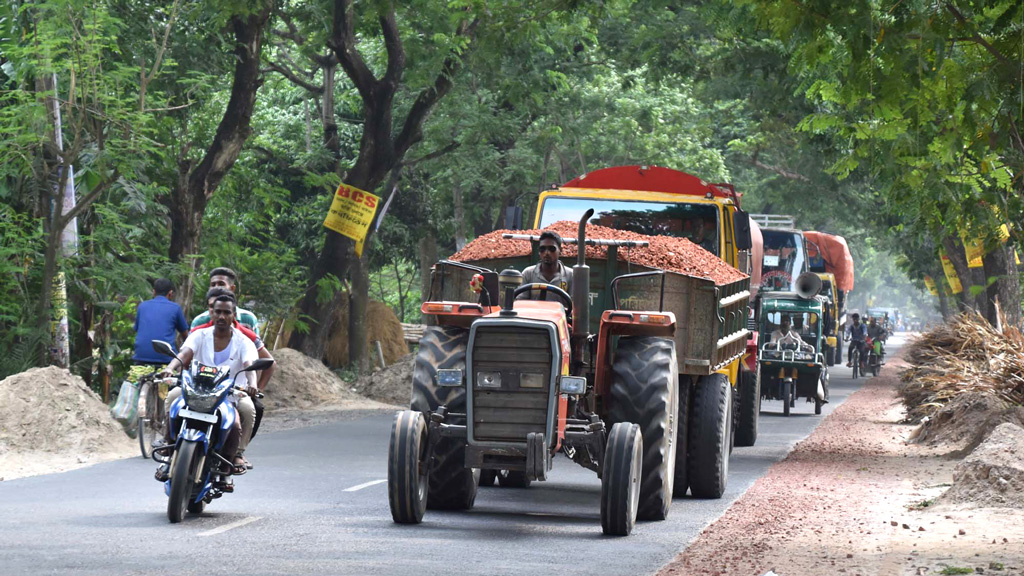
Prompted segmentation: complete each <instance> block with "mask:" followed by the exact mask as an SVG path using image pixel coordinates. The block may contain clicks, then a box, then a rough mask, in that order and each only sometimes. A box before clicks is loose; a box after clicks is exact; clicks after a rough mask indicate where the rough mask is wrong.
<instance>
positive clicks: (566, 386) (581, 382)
mask: <svg viewBox="0 0 1024 576" xmlns="http://www.w3.org/2000/svg"><path fill="white" fill-rule="evenodd" d="M558 388H559V389H560V390H561V391H562V394H583V393H584V392H586V391H587V379H586V378H584V377H582V376H562V377H561V378H560V379H559V381H558Z"/></svg>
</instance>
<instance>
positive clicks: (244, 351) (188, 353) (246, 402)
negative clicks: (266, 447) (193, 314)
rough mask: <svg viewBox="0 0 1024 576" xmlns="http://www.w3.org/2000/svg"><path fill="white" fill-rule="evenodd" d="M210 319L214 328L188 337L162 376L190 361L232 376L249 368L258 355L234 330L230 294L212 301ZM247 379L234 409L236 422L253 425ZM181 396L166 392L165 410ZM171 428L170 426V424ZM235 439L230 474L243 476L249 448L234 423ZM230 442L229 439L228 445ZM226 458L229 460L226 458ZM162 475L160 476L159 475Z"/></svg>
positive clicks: (250, 376) (249, 376)
mask: <svg viewBox="0 0 1024 576" xmlns="http://www.w3.org/2000/svg"><path fill="white" fill-rule="evenodd" d="M211 316H212V317H213V326H211V327H209V328H201V329H199V330H196V331H195V332H192V333H191V334H189V336H188V338H187V339H185V343H184V344H182V345H181V352H179V353H178V356H179V357H180V359H181V360H180V361H179V360H178V359H177V358H175V359H174V360H172V361H171V362H170V363H169V364H168V365H167V367H166V368H165V369H164V374H165V375H168V374H170V373H172V372H174V371H176V370H178V369H179V368H181V367H182V366H187V365H188V364H189V363H190V362H191V361H192V360H193V358H194V359H196V360H198V361H199V363H200V364H204V365H206V366H227V367H228V368H229V369H230V370H231V373H232V374H235V373H237V372H238V371H240V370H241V369H243V368H245V367H246V366H249V365H250V364H252V363H253V362H254V361H255V360H256V359H257V358H259V353H258V352H257V351H256V346H255V345H254V344H253V343H252V341H251V340H249V338H247V337H246V336H245V335H244V334H243V333H242V331H241V330H238V329H236V328H235V327H234V323H235V298H234V296H232V295H231V294H221V295H220V296H216V297H215V298H214V303H213V309H212V310H211ZM244 377H245V379H246V385H245V392H246V394H247V395H246V396H242V397H240V398H238V399H237V408H238V413H239V416H240V418H239V420H242V421H244V420H245V419H246V418H248V419H249V422H254V421H255V419H256V409H255V407H254V406H253V403H252V398H253V397H255V396H256V394H257V393H258V392H259V389H258V388H257V383H256V375H255V374H254V373H253V372H246V373H245V374H244ZM180 395H181V388H180V387H177V388H174V389H173V390H171V391H170V392H168V394H167V406H168V409H169V408H170V406H171V405H172V404H173V403H174V401H175V400H176V399H177V398H178V397H179V396H180ZM169 426H170V424H169ZM169 435H170V429H169V430H168V440H170V437H169ZM235 435H237V436H238V439H237V446H238V448H237V450H235V454H234V455H233V456H234V460H233V466H234V467H233V470H232V473H233V474H236V475H237V474H244V473H245V470H246V468H245V460H244V458H242V454H243V453H244V452H245V449H246V446H248V444H249V438H248V437H247V435H246V434H244V433H243V430H242V424H241V423H236V424H235V429H234V430H233V431H232V436H235ZM232 443H233V442H232V441H231V440H230V439H229V444H232ZM228 456H231V455H230V454H228ZM161 472H163V474H161ZM166 475H167V466H166V465H162V466H161V467H160V468H158V469H157V479H158V480H159V479H160V478H161V476H164V477H165V478H164V479H166Z"/></svg>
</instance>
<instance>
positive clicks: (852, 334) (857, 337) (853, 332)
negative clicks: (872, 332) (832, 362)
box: [846, 313, 868, 372]
mask: <svg viewBox="0 0 1024 576" xmlns="http://www.w3.org/2000/svg"><path fill="white" fill-rule="evenodd" d="M850 319H851V320H853V323H852V324H850V326H849V327H847V328H846V340H848V341H849V342H850V346H849V349H847V351H846V358H847V359H850V358H853V349H854V347H856V348H857V350H859V351H860V369H861V372H863V371H864V367H865V365H866V362H867V355H868V351H867V347H866V344H867V337H868V330H867V326H865V325H863V324H861V323H860V314H857V313H854V314H852V315H851V316H850ZM852 362H853V361H852V360H850V361H848V362H847V363H846V365H847V366H848V367H849V366H853V363H852Z"/></svg>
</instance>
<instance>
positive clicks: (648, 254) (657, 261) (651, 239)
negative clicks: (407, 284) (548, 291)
mask: <svg viewBox="0 0 1024 576" xmlns="http://www.w3.org/2000/svg"><path fill="white" fill-rule="evenodd" d="M578 228H579V224H578V223H577V222H572V221H570V220H562V221H561V222H555V223H554V224H552V225H551V226H548V227H547V228H544V229H543V230H552V231H555V232H558V234H559V235H561V236H562V237H563V238H575V237H576V234H577V231H578ZM543 230H495V231H494V232H490V233H488V234H484V235H483V236H480V237H478V238H477V239H475V240H473V241H472V242H470V243H469V244H466V246H465V247H464V248H463V249H462V250H460V251H459V252H457V253H456V254H454V255H453V256H452V257H451V258H450V260H455V261H457V262H472V261H478V260H497V259H501V258H518V257H521V256H529V255H530V253H531V246H530V241H529V240H513V239H505V238H502V235H504V234H532V235H539V234H540V233H541V232H542V231H543ZM587 238H593V239H601V240H643V241H646V242H648V243H649V246H648V247H646V248H629V249H627V248H619V250H618V255H619V256H618V258H619V260H622V261H628V262H631V263H633V264H639V265H641V266H647V267H648V268H659V269H662V270H668V271H671V272H678V273H680V274H686V275H688V276H697V277H698V278H706V279H708V280H711V281H713V282H714V283H715V284H717V285H719V286H721V285H724V284H730V283H732V282H736V281H737V280H741V279H743V278H746V277H747V275H746V274H744V273H742V272H740V271H739V270H737V269H735V268H733V267H732V266H729V265H728V264H726V263H725V261H723V260H722V259H720V258H718V257H717V256H715V255H714V254H712V253H711V252H708V251H707V250H705V249H703V248H701V247H700V246H698V245H697V244H694V243H693V242H690V241H689V240H687V239H686V238H676V237H673V236H647V235H645V234H638V233H636V232H628V231H625V230H616V229H614V228H606V227H604V226H597V225H588V226H587ZM562 256H564V257H571V258H575V257H576V245H575V244H563V245H562ZM587 259H588V260H590V259H596V260H607V259H608V249H607V248H605V247H603V246H587Z"/></svg>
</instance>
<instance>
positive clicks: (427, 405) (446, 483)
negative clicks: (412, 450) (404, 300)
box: [411, 326, 479, 510]
mask: <svg viewBox="0 0 1024 576" xmlns="http://www.w3.org/2000/svg"><path fill="white" fill-rule="evenodd" d="M468 343H469V332H468V331H467V330H466V329H464V328H456V327H452V326H427V327H426V328H425V329H424V330H423V338H421V339H420V348H419V351H418V352H417V353H416V360H415V364H414V366H413V373H412V404H411V407H412V409H413V410H415V411H417V412H422V413H423V414H424V416H427V415H429V414H430V412H433V411H434V410H435V409H436V408H437V407H438V406H442V405H443V406H447V407H448V410H449V411H450V412H459V413H465V412H466V389H465V388H464V387H461V386H438V385H437V371H438V370H439V369H442V368H458V369H461V370H465V369H466V348H467V346H468ZM454 423H456V424H460V423H461V424H465V422H454ZM431 456H432V459H433V464H432V466H431V467H430V481H429V482H428V486H429V493H428V496H427V507H428V508H431V509H435V510H469V509H470V508H472V507H473V502H474V501H475V500H476V491H477V483H478V482H479V470H476V469H471V468H466V467H465V466H464V462H465V459H466V444H465V442H464V441H463V440H460V439H456V438H441V439H439V440H438V442H437V444H435V446H434V451H433V454H431Z"/></svg>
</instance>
